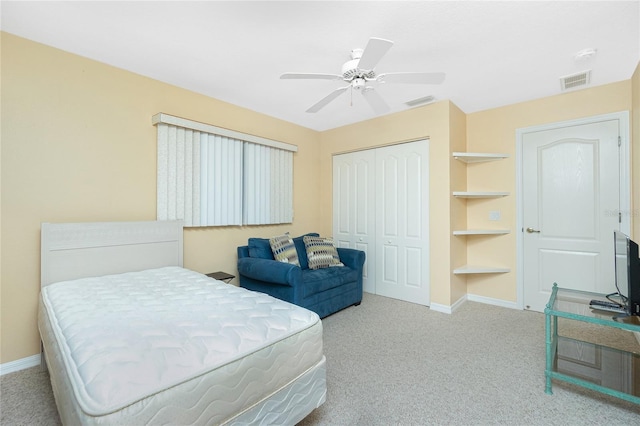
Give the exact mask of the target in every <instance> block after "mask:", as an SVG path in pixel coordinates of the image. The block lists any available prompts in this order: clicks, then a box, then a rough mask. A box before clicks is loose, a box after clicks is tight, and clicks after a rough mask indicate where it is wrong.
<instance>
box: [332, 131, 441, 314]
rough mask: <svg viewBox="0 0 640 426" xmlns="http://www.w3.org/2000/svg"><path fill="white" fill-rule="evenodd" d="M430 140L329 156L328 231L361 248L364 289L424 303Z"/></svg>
mask: <svg viewBox="0 0 640 426" xmlns="http://www.w3.org/2000/svg"><path fill="white" fill-rule="evenodd" d="M428 154H429V145H428V141H426V140H424V141H418V142H411V143H405V144H399V145H393V146H388V147H382V148H376V149H370V150H366V151H359V152H352V153H348V154H341V155H336V156H334V157H333V237H334V238H335V240H336V241H337V243H338V245H339V246H340V247H351V248H357V249H359V250H363V251H365V252H366V254H367V261H366V263H365V272H364V274H365V281H364V290H365V291H366V292H369V293H374V294H380V295H383V296H387V297H393V298H396V299H401V300H406V301H409V302H414V303H420V304H423V305H428V304H429V302H430V295H429V263H428V262H429V228H428V224H429V209H428V200H429V187H428V184H429V177H428V170H429V169H428V167H429V158H428Z"/></svg>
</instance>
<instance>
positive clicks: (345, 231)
mask: <svg viewBox="0 0 640 426" xmlns="http://www.w3.org/2000/svg"><path fill="white" fill-rule="evenodd" d="M375 159H376V157H375V151H374V150H366V151H358V152H351V153H348V154H341V155H336V156H334V157H333V238H334V240H335V242H336V244H337V245H338V247H347V248H355V249H358V250H362V251H364V252H365V255H366V260H365V264H364V270H363V274H362V275H363V290H364V291H366V292H368V293H374V294H375V292H376V280H375V268H374V267H372V265H373V264H374V261H373V259H375V253H376V252H375V192H374V191H375V188H374V169H375V166H376V161H375Z"/></svg>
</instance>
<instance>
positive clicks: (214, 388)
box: [39, 267, 325, 424]
mask: <svg viewBox="0 0 640 426" xmlns="http://www.w3.org/2000/svg"><path fill="white" fill-rule="evenodd" d="M39 328H40V333H41V336H42V339H43V344H44V347H45V353H46V356H47V362H48V363H49V364H52V368H51V376H52V384H53V387H54V393H55V394H56V401H57V403H58V409H59V411H60V414H61V417H62V419H63V421H65V422H78V421H79V422H82V423H83V424H106V423H118V422H120V423H123V422H125V423H154V424H157V423H174V424H175V423H180V424H187V423H201V424H204V423H207V424H219V423H224V422H227V421H230V420H232V419H234V418H236V417H237V416H238V414H242V413H243V412H249V411H251V410H253V411H256V410H258V409H257V408H256V406H257V405H259V404H260V402H261V401H263V400H264V399H265V398H268V397H270V396H272V395H276V394H277V393H278V392H280V393H282V390H283V389H288V390H286V392H289V391H291V388H294V386H293V384H294V382H296V381H297V380H298V379H300V378H301V377H305V378H306V379H309V378H313V377H315V379H310V380H311V382H310V385H309V387H308V388H306V389H303V390H302V391H301V392H302V393H310V394H312V396H311V398H312V399H315V401H313V402H312V404H315V406H318V405H320V404H321V403H322V402H323V401H324V392H325V388H324V357H323V354H322V323H321V322H320V319H319V318H318V316H317V315H316V314H315V313H313V312H311V311H309V310H306V309H304V308H300V307H298V306H295V305H292V304H289V303H286V302H283V301H280V300H278V299H275V298H272V297H270V296H268V295H264V294H261V293H255V292H250V291H247V290H245V289H242V288H238V287H235V286H232V285H229V284H226V283H223V282H221V281H216V280H213V279H211V278H208V277H206V276H205V275H202V274H199V273H197V272H193V271H189V270H187V269H183V268H179V267H167V268H160V269H152V270H147V271H142V272H134V273H127V274H119V275H110V276H105V277H100V278H86V279H80V280H74V281H66V282H60V283H55V284H51V285H49V286H46V287H44V288H43V289H42V296H41V303H40V312H39ZM54 365H55V366H57V368H55V369H54V368H53V366H54ZM58 370H63V371H58ZM317 370H321V372H320V374H319V373H318V372H317ZM318 377H319V378H320V379H319V380H320V381H321V382H322V383H321V384H319V383H318ZM299 391H300V390H299V389H298V388H295V390H294V392H299ZM61 406H62V407H61ZM312 408H313V407H312ZM261 409H262V408H260V409H259V410H261Z"/></svg>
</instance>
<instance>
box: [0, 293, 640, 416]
mask: <svg viewBox="0 0 640 426" xmlns="http://www.w3.org/2000/svg"><path fill="white" fill-rule="evenodd" d="M323 327H324V351H325V354H326V357H327V387H328V391H327V401H326V402H325V404H324V405H322V406H321V407H320V408H318V409H317V410H315V411H314V412H313V413H311V414H310V415H309V416H308V417H307V418H306V419H304V420H303V421H302V422H301V423H300V426H312V425H545V426H547V425H562V426H565V425H634V426H637V425H639V424H640V405H637V404H633V403H630V402H626V401H624V400H621V399H618V398H614V397H610V396H607V395H603V394H600V393H597V392H593V391H589V390H586V389H582V388H579V387H577V386H574V385H570V384H564V383H561V382H556V381H554V382H553V393H554V394H553V395H548V394H546V393H545V392H544V385H545V377H544V366H545V345H544V341H545V339H544V315H543V314H540V313H535V312H528V311H518V310H513V309H506V308H501V307H496V306H490V305H485V304H480V303H475V302H467V303H465V304H463V305H462V306H461V308H460V309H459V310H457V311H456V312H455V313H454V314H452V315H448V314H443V313H439V312H435V311H432V310H430V309H429V308H427V307H424V306H420V305H415V304H412V303H407V302H402V301H399V300H394V299H389V298H385V297H381V296H375V295H371V294H365V297H364V300H363V302H362V304H361V305H360V306H357V307H351V308H348V309H345V310H343V311H341V312H338V313H336V314H334V315H331V316H329V317H327V318H325V319H323ZM589 332H590V333H591V332H592V331H589ZM609 338H610V337H609ZM615 339H616V341H617V342H619V344H620V346H622V347H625V346H630V347H632V348H633V347H634V345H637V342H635V339H634V338H633V337H632V336H631V335H630V334H629V333H626V334H625V333H623V334H621V335H620V336H617V337H615ZM635 374H636V375H639V374H640V371H636V372H635ZM48 380H49V378H48V374H47V373H46V372H44V371H42V370H41V369H40V368H38V367H35V368H30V369H27V370H23V371H20V372H16V373H11V374H7V375H5V376H2V377H0V389H1V394H0V402H1V404H0V412H1V413H0V424H2V425H52V426H53V425H59V424H60V419H59V417H58V415H57V411H56V408H55V402H54V400H53V395H52V391H51V386H50V384H49V381H48Z"/></svg>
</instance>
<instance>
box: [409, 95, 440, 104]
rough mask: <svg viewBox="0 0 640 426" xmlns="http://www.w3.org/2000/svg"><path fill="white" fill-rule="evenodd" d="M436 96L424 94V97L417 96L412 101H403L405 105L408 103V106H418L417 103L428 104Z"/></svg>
mask: <svg viewBox="0 0 640 426" xmlns="http://www.w3.org/2000/svg"><path fill="white" fill-rule="evenodd" d="M435 100H436V98H435V96H431V95H429V96H425V97H424V98H418V99H414V100H412V101H408V102H405V103H404V104H405V105H408V106H410V107H414V106H418V105H424V104H430V103H431V102H433V101H435Z"/></svg>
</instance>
